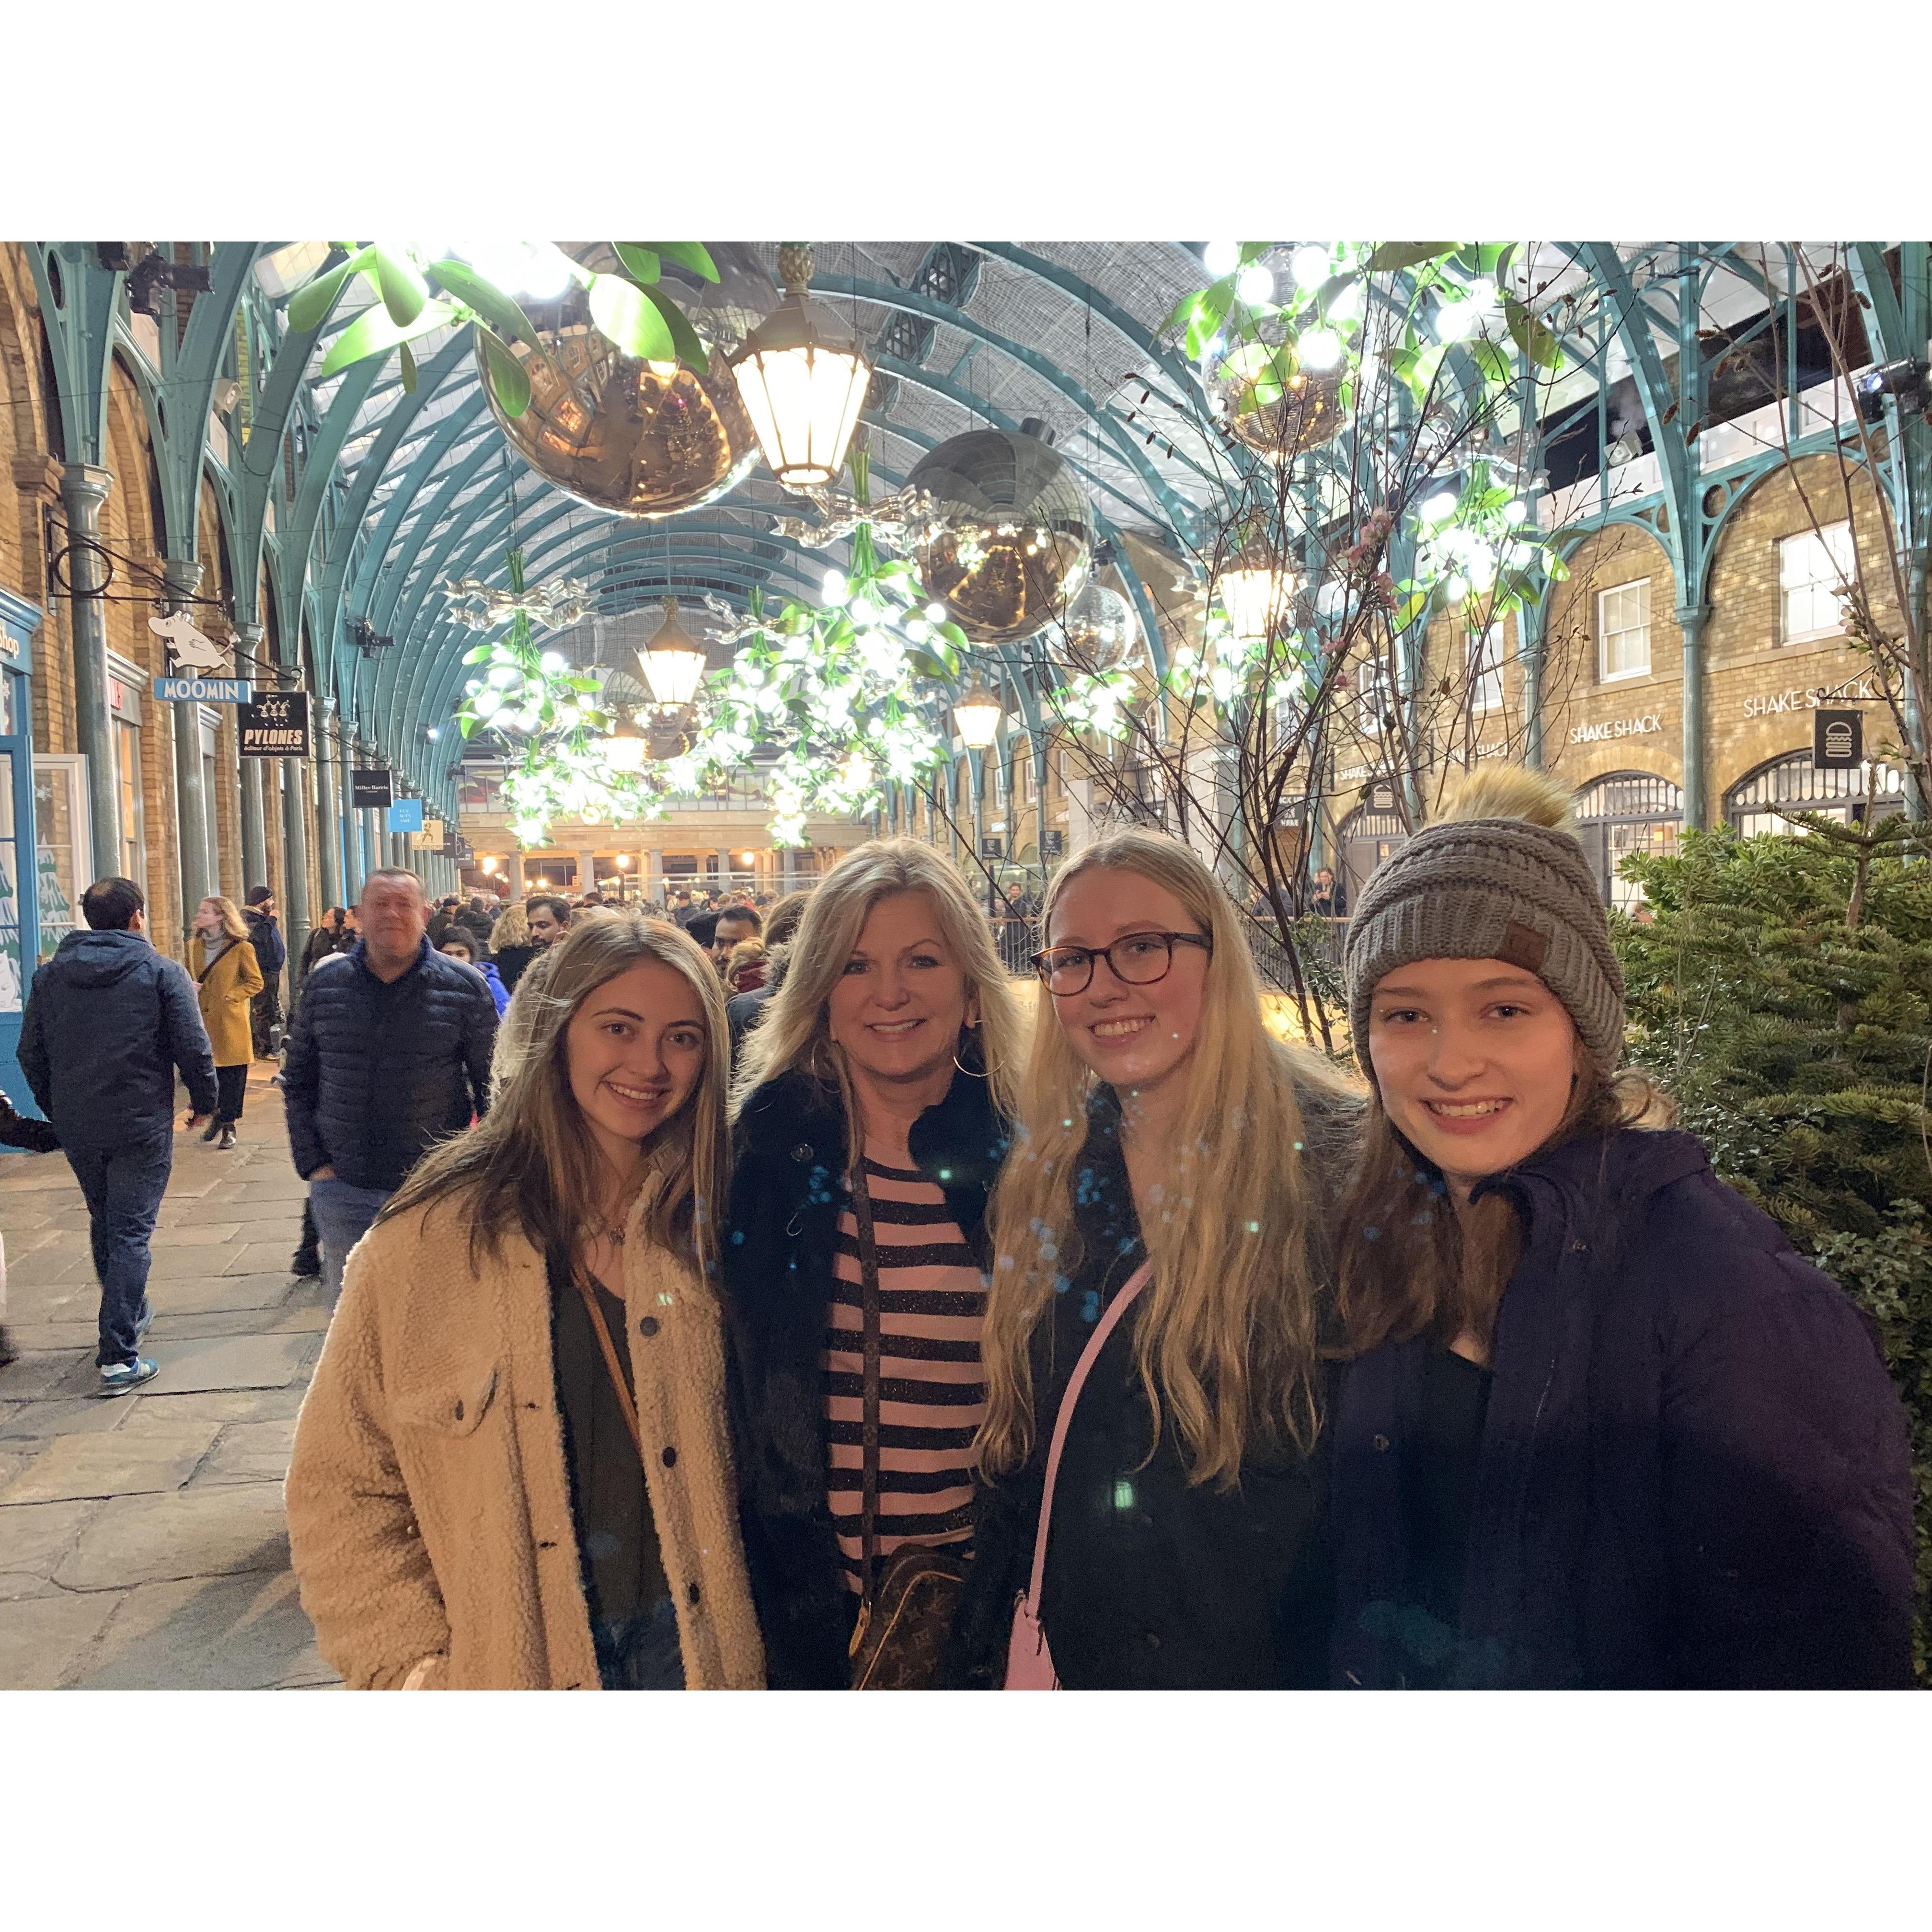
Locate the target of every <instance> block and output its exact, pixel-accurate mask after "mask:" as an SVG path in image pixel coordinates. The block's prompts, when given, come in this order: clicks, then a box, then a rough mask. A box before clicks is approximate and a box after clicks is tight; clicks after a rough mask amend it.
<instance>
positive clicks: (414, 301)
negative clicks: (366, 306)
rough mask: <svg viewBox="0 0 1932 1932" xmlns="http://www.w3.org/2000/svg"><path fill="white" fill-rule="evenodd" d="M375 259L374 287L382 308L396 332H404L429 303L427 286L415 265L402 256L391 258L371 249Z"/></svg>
mask: <svg viewBox="0 0 1932 1932" xmlns="http://www.w3.org/2000/svg"><path fill="white" fill-rule="evenodd" d="M369 252H370V253H371V254H372V255H373V256H374V257H375V269H376V287H377V289H378V290H380V291H381V293H382V297H383V307H384V308H386V309H387V310H388V311H389V319H390V320H391V321H392V322H393V323H395V325H396V326H397V327H398V329H407V327H408V326H409V325H410V323H413V321H415V320H416V317H418V316H419V315H421V314H422V311H423V304H424V303H425V302H428V300H429V284H428V283H427V282H426V281H424V280H423V278H422V274H421V272H419V270H418V269H417V267H416V264H415V263H413V262H412V261H410V260H409V259H408V257H407V256H403V255H392V254H390V253H389V251H388V250H387V249H386V248H372V249H371V251H369Z"/></svg>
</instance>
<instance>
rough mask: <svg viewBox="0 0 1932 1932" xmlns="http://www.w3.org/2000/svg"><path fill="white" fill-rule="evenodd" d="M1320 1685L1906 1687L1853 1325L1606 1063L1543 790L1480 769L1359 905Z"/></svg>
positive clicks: (1888, 1468) (1896, 1412)
mask: <svg viewBox="0 0 1932 1932" xmlns="http://www.w3.org/2000/svg"><path fill="white" fill-rule="evenodd" d="M1344 964H1345V966H1346V971H1347V974H1348V980H1349V1020H1350V1025H1351V1027H1352V1030H1353V1032H1354V1035H1355V1050H1356V1054H1357V1057H1358V1060H1359V1061H1360V1062H1361V1065H1362V1067H1363V1068H1364V1070H1365V1071H1366V1072H1367V1073H1368V1075H1369V1076H1370V1083H1371V1090H1372V1100H1371V1105H1370V1113H1369V1118H1368V1121H1367V1128H1366V1133H1365V1137H1364V1149H1363V1154H1362V1159H1361V1171H1360V1173H1359V1174H1358V1176H1357V1178H1356V1180H1355V1184H1354V1188H1353V1191H1352V1196H1351V1199H1350V1200H1349V1204H1348V1206H1347V1209H1346V1215H1345V1219H1344V1221H1343V1250H1342V1286H1343V1309H1344V1312H1345V1314H1346V1319H1347V1323H1348V1328H1349V1337H1350V1340H1351V1341H1352V1343H1353V1345H1354V1346H1355V1349H1356V1350H1357V1351H1358V1356H1357V1359H1356V1360H1355V1361H1354V1362H1353V1363H1352V1365H1351V1367H1350V1368H1349V1375H1348V1381H1347V1385H1346V1390H1345V1392H1344V1394H1343V1398H1342V1401H1341V1403H1340V1408H1339V1409H1338V1412H1337V1418H1336V1424H1335V1431H1334V1437H1335V1452H1334V1453H1335V1463H1336V1473H1335V1489H1334V1523H1335V1535H1336V1539H1337V1553H1338V1554H1337V1563H1338V1571H1339V1591H1338V1599H1337V1615H1336V1628H1335V1673H1336V1679H1337V1682H1340V1683H1343V1684H1350V1685H1370V1686H1379V1687H1396V1686H1401V1687H1407V1688H1465V1687H1473V1688H1524V1689H1533V1690H1534V1689H1541V1690H1560V1689H1565V1688H1586V1689H1591V1688H1594V1689H1652V1690H1656V1689H1665V1688H1706V1689H1717V1688H1745V1687H1755V1688H1800V1687H1819V1688H1823V1687H1836V1688H1874V1687H1883V1686H1903V1685H1906V1684H1908V1683H1909V1682H1910V1678H1911V1618H1912V1496H1911V1475H1910V1469H1909V1451H1908V1448H1907V1441H1906V1421H1905V1414H1904V1410H1903V1405H1902V1404H1901V1403H1900V1400H1899V1398H1898V1396H1897V1392H1896V1391H1894V1388H1892V1386H1891V1382H1890V1381H1889V1379H1888V1377H1887V1376H1886V1373H1885V1367H1884V1364H1883V1361H1882V1358H1881V1357H1880V1355H1879V1349H1878V1347H1877V1345H1876V1340H1875V1339H1874V1337H1873V1335H1872V1334H1871V1333H1870V1325H1869V1324H1868V1323H1867V1322H1866V1321H1865V1319H1864V1317H1863V1316H1861V1314H1860V1313H1859V1312H1858V1310H1856V1309H1855V1307H1853V1306H1852V1303H1851V1302H1850V1301H1849V1299H1848V1298H1846V1295H1844V1293H1843V1291H1842V1290H1841V1289H1840V1288H1839V1287H1838V1284H1837V1283H1835V1282H1833V1281H1832V1280H1830V1279H1829V1277H1826V1276H1825V1275H1823V1274H1820V1272H1819V1271H1818V1270H1817V1269H1816V1268H1813V1267H1811V1265H1809V1264H1808V1263H1807V1262H1805V1261H1803V1260H1802V1259H1800V1257H1799V1256H1798V1255H1797V1253H1796V1252H1795V1251H1794V1250H1793V1248H1792V1247H1791V1244H1790V1242H1789V1241H1787V1240H1786V1239H1785V1238H1784V1235H1783V1234H1782V1233H1781V1232H1780V1230H1779V1229H1778V1226H1777V1225H1776V1224H1775V1223H1774V1222H1773V1221H1772V1220H1771V1219H1770V1218H1769V1217H1768V1216H1767V1215H1765V1214H1762V1213H1760V1211H1758V1210H1757V1208H1754V1207H1752V1206H1751V1205H1749V1204H1748V1202H1745V1200H1744V1199H1743V1198H1742V1196H1739V1195H1738V1194H1736V1193H1733V1191H1732V1190H1730V1188H1728V1187H1725V1186H1724V1184H1722V1183H1721V1182H1720V1181H1718V1179H1717V1178H1716V1177H1715V1175H1713V1174H1712V1172H1711V1163H1710V1160H1709V1157H1708V1156H1707V1155H1706V1153H1705V1151H1704V1148H1703V1144H1702V1143H1701V1142H1700V1141H1698V1140H1697V1139H1695V1138H1694V1136H1691V1135H1690V1134H1688V1133H1676V1132H1673V1131H1670V1130H1668V1129H1667V1128H1666V1127H1663V1126H1661V1124H1655V1125H1653V1124H1654V1123H1659V1122H1661V1120H1662V1119H1663V1118H1666V1117H1667V1109H1664V1108H1662V1107H1661V1106H1659V1104H1658V1096H1657V1095H1656V1094H1655V1090H1654V1089H1652V1088H1651V1086H1650V1085H1649V1082H1647V1081H1646V1080H1645V1079H1643V1078H1642V1077H1641V1076H1637V1075H1634V1074H1631V1073H1625V1072H1620V1071H1619V1070H1620V1067H1621V1065H1622V1058H1623V1049H1624V1040H1623V1028H1624V985H1623V978H1622V974H1621V972H1620V971H1619V967H1618V964H1617V958H1616V953H1615V951H1614V950H1613V947H1612V946H1611V944H1610V927H1609V923H1608V920H1607V916H1606V914H1605V911H1604V904H1603V901H1602V898H1601V895H1600V893H1599V891H1598V884H1597V880H1596V876H1595V872H1594V871H1593V870H1592V867H1591V865H1590V863H1589V860H1588V859H1586V857H1585V856H1584V853H1583V847H1581V846H1580V844H1579V843H1578V842H1577V838H1576V836H1575V834H1574V828H1573V826H1572V824H1571V818H1570V813H1569V804H1568V799H1567V797H1566V796H1565V794H1564V793H1563V792H1562V791H1561V790H1559V788H1558V787H1556V786H1555V785H1553V784H1551V783H1550V781H1548V780H1547V779H1544V778H1541V777H1540V776H1538V775H1536V774H1534V773H1532V772H1525V771H1522V770H1520V769H1515V768H1514V767H1511V766H1496V767H1480V768H1478V769H1477V770H1476V771H1475V772H1474V773H1473V774H1472V775H1471V776H1470V777H1469V778H1468V779H1467V780H1466V781H1465V783H1464V784H1463V787H1462V788H1461V790H1460V793H1458V794H1457V796H1456V797H1455V798H1454V799H1453V800H1452V801H1451V803H1450V805H1449V806H1448V809H1447V811H1445V812H1444V813H1443V814H1442V815H1441V816H1440V817H1439V819H1438V820H1437V821H1436V823H1433V824H1431V825H1430V826H1426V827H1425V828H1424V829H1423V830H1422V831H1421V832H1418V833H1417V834H1416V835H1415V837H1414V838H1412V839H1411V840H1410V841H1409V843H1408V844H1406V845H1405V846H1404V847H1403V848H1402V849H1401V850H1400V851H1398V852H1397V853H1395V854H1394V856H1392V857H1391V858H1389V859H1386V860H1385V861H1384V862H1383V863H1382V865H1381V866H1379V868H1377V870H1376V873H1375V874H1374V876H1373V877H1372V878H1371V879H1370V880H1369V883H1368V884H1367V886H1365V887H1364V889H1363V891H1362V892H1361V895H1360V897H1359V898H1358V901H1357V904H1356V907H1355V917H1354V919H1353V920H1352V922H1351V923H1350V926H1349V935H1348V940H1347V944H1346V955H1345V960H1344Z"/></svg>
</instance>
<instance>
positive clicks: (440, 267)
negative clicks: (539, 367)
mask: <svg viewBox="0 0 1932 1932" xmlns="http://www.w3.org/2000/svg"><path fill="white" fill-rule="evenodd" d="M430 273H431V275H434V277H435V278H436V279H437V281H438V283H440V284H441V285H442V287H443V288H445V289H446V290H448V291H449V293H450V294H452V295H453V296H455V298H456V299H457V300H458V302H460V303H462V304H463V306H464V307H465V308H473V309H474V310H475V311H476V313H477V314H478V315H480V316H481V317H482V318H483V320H484V321H485V322H487V323H488V324H489V325H490V327H491V328H492V329H494V330H495V331H496V333H497V334H498V335H500V336H501V337H502V338H503V340H504V341H506V342H518V341H521V342H527V343H528V344H529V345H530V347H532V349H534V348H535V347H536V346H537V332H536V330H535V327H534V326H532V323H531V321H530V319H529V317H528V316H526V314H524V313H523V306H522V305H521V304H520V303H519V302H516V301H514V300H513V299H511V297H510V296H506V295H505V294H504V293H503V292H502V290H501V289H499V288H498V287H496V284H494V283H493V282H486V281H484V279H483V278H482V277H481V275H478V273H477V272H476V271H475V269H472V267H470V266H469V263H467V262H454V261H450V262H434V263H431V265H430Z"/></svg>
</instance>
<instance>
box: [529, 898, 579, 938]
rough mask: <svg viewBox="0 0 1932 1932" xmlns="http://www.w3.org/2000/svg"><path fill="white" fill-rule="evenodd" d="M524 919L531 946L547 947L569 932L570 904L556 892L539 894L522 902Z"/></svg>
mask: <svg viewBox="0 0 1932 1932" xmlns="http://www.w3.org/2000/svg"><path fill="white" fill-rule="evenodd" d="M523 919H524V922H525V923H526V924H527V925H528V926H529V929H530V944H532V946H538V947H542V946H549V945H552V944H554V943H555V942H556V941H558V940H559V939H561V938H562V937H563V935H565V933H566V932H568V931H569V930H570V901H568V899H567V898H563V897H562V896H561V895H559V894H558V893H556V892H539V893H538V894H537V895H536V897H535V898H532V899H526V900H525V901H523Z"/></svg>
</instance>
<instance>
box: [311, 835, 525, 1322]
mask: <svg viewBox="0 0 1932 1932" xmlns="http://www.w3.org/2000/svg"><path fill="white" fill-rule="evenodd" d="M495 1046H496V1003H495V1002H494V1001H493V1000H492V999H491V998H490V989H489V988H488V986H486V985H485V984H484V980H483V976H482V975H481V974H480V973H478V971H476V969H475V968H474V967H473V966H466V965H463V962H461V961H460V960H457V959H449V958H447V957H446V956H444V955H443V954H442V953H438V952H437V951H436V950H435V949H434V947H431V944H430V943H429V939H428V908H427V907H425V904H424V902H423V895H422V881H421V880H419V879H418V878H417V877H416V874H414V873H413V872H405V871H400V870H391V869H388V868H385V869H383V871H376V872H372V873H371V874H370V875H369V877H368V880H367V881H366V882H365V884H364V886H363V888H362V938H361V939H360V940H359V941H357V942H356V944H355V946H354V947H352V948H351V949H350V950H349V951H348V952H347V953H337V954H335V955H333V956H331V957H330V958H328V959H324V960H323V961H322V962H320V964H319V965H317V967H316V968H315V970H314V971H313V972H311V974H310V975H309V977H308V982H307V983H306V985H305V986H304V988H303V991H302V1004H301V1005H300V1006H299V1007H297V1008H296V1017H295V1025H294V1027H293V1030H292V1031H291V1032H290V1036H289V1051H288V1064H287V1067H285V1068H284V1070H283V1076H282V1092H283V1097H284V1101H285V1103H286V1104H287V1109H288V1120H289V1148H290V1152H291V1153H292V1154H293V1156H294V1157H295V1163H296V1172H297V1173H298V1174H299V1175H301V1176H302V1178H303V1179H304V1180H305V1181H307V1182H308V1184H309V1205H310V1207H311V1209H312V1210H313V1211H314V1215H315V1223H316V1227H317V1230H318V1232H320V1235H321V1237H322V1255H323V1279H324V1280H326V1282H327V1283H328V1284H329V1292H330V1293H331V1294H332V1295H336V1294H340V1293H341V1289H342V1265H343V1263H344V1262H345V1261H347V1259H348V1258H349V1250H350V1249H351V1248H353V1247H354V1246H355V1245H356V1243H357V1242H358V1241H360V1240H361V1239H362V1237H363V1235H365V1234H366V1233H367V1232H368V1229H369V1225H370V1223H371V1222H372V1221H374V1220H375V1218H376V1216H377V1213H378V1212H379V1211H380V1209H381V1208H382V1205H383V1202H385V1201H386V1200H387V1199H389V1196H391V1195H392V1194H393V1193H395V1191H396V1190H397V1189H398V1187H401V1185H402V1183H403V1178H404V1175H407V1173H408V1172H409V1171H410V1169H411V1168H412V1167H413V1166H415V1165H416V1163H417V1161H419V1160H420V1159H421V1158H422V1155H423V1153H424V1151H425V1149H426V1148H428V1145H429V1144H430V1142H431V1141H433V1140H435V1139H438V1138H439V1137H440V1136H443V1135H445V1134H451V1133H460V1132H461V1131H462V1130H463V1128H465V1127H467V1126H469V1123H470V1121H472V1119H473V1118H475V1116H476V1115H478V1114H481V1112H483V1111H484V1108H485V1107H486V1106H487V1105H488V1104H489V1093H490V1053H491V1051H492V1050H493V1048H494V1047H495Z"/></svg>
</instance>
